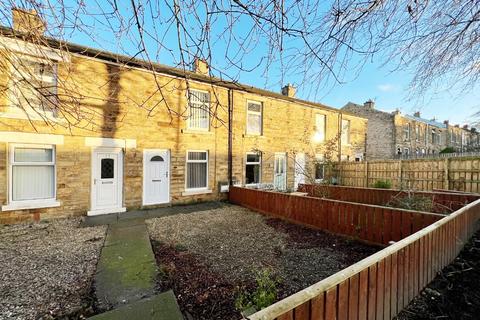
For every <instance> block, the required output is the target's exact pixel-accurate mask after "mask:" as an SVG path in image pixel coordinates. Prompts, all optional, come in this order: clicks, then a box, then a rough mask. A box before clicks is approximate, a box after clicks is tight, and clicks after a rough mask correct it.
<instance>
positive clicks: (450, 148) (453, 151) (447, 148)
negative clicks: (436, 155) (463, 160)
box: [440, 147, 455, 153]
mask: <svg viewBox="0 0 480 320" xmlns="http://www.w3.org/2000/svg"><path fill="white" fill-rule="evenodd" d="M440 153H455V149H454V148H453V147H446V148H445V149H443V150H441V151H440Z"/></svg>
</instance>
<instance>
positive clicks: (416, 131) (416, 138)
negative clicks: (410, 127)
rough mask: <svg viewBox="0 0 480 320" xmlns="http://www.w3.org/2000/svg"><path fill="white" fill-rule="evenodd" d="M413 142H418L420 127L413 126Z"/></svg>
mask: <svg viewBox="0 0 480 320" xmlns="http://www.w3.org/2000/svg"><path fill="white" fill-rule="evenodd" d="M415 141H420V126H419V125H418V124H417V125H416V126H415Z"/></svg>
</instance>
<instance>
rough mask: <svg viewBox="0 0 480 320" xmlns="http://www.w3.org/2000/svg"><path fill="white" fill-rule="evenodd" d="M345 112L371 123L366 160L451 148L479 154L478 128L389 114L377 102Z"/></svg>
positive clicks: (350, 105)
mask: <svg viewBox="0 0 480 320" xmlns="http://www.w3.org/2000/svg"><path fill="white" fill-rule="evenodd" d="M342 110H344V111H347V112H350V113H353V114H356V115H358V116H361V117H365V118H367V119H368V129H367V136H368V141H367V149H366V159H367V160H374V159H393V158H399V157H406V158H407V157H409V156H426V155H434V154H438V153H439V152H440V151H442V150H444V149H445V148H447V147H451V148H452V150H453V151H455V152H468V151H478V150H479V148H480V136H479V133H478V132H477V131H476V129H475V128H468V126H463V127H460V126H459V125H455V126H452V125H450V124H449V122H448V121H444V122H443V123H442V122H438V121H437V120H435V119H430V120H429V119H425V118H422V117H421V116H420V112H415V113H414V114H413V115H408V114H403V113H401V112H400V111H398V110H397V111H394V112H385V111H382V110H379V109H376V108H375V102H373V101H372V100H368V101H366V102H365V103H364V104H363V105H360V104H356V103H353V102H349V103H347V104H346V105H345V106H344V107H343V108H342Z"/></svg>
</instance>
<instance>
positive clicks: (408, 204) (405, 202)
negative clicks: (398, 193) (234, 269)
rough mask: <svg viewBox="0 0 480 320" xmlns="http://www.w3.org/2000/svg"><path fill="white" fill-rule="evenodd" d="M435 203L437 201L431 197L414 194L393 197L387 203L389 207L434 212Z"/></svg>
mask: <svg viewBox="0 0 480 320" xmlns="http://www.w3.org/2000/svg"><path fill="white" fill-rule="evenodd" d="M434 205H435V203H434V202H433V200H432V199H431V198H429V197H425V196H419V195H412V194H409V195H407V196H406V197H396V198H393V199H392V200H390V202H389V203H387V206H389V207H394V208H399V209H407V210H415V211H425V212H433V208H434Z"/></svg>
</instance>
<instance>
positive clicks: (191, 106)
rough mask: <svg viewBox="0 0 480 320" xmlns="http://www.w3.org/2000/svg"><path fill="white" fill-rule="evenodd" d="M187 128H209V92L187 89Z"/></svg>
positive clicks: (202, 129)
mask: <svg viewBox="0 0 480 320" xmlns="http://www.w3.org/2000/svg"><path fill="white" fill-rule="evenodd" d="M187 127H188V129H192V130H200V131H208V130H209V128H210V93H209V92H207V91H200V90H192V89H190V90H189V91H188V121H187Z"/></svg>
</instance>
